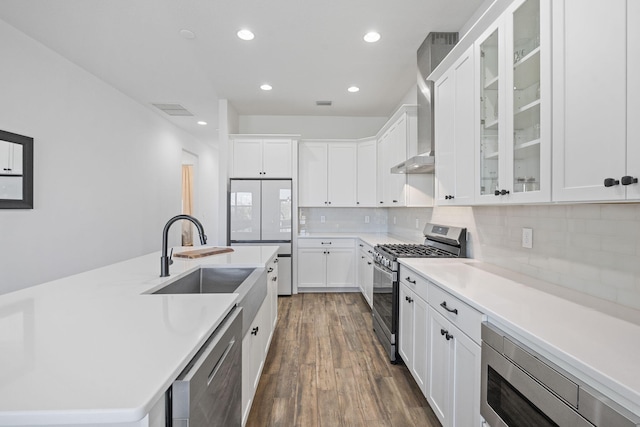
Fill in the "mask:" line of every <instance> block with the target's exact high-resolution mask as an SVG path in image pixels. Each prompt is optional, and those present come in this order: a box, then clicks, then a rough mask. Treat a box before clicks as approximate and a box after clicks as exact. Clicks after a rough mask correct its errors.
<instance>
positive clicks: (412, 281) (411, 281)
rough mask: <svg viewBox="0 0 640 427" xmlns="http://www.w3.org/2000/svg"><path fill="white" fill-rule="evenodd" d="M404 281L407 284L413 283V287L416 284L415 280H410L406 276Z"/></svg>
mask: <svg viewBox="0 0 640 427" xmlns="http://www.w3.org/2000/svg"><path fill="white" fill-rule="evenodd" d="M404 280H406V281H407V282H409V283H413V284H414V285H415V284H416V281H415V280H411V277H410V276H407V278H406V279H404Z"/></svg>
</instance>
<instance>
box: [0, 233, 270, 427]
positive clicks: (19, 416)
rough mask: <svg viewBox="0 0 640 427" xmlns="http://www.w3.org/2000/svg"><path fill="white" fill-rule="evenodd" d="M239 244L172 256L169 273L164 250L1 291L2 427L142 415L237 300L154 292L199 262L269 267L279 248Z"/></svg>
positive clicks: (233, 296) (140, 417)
mask: <svg viewBox="0 0 640 427" xmlns="http://www.w3.org/2000/svg"><path fill="white" fill-rule="evenodd" d="M188 249H192V248H183V250H188ZM233 249H234V252H229V253H224V254H219V255H214V256H209V257H204V258H199V259H193V260H189V259H179V258H174V263H173V265H171V268H170V273H171V276H170V277H163V278H161V277H159V273H160V253H159V252H157V253H152V254H148V255H144V256H141V257H138V258H134V259H131V260H127V261H123V262H120V263H117V264H113V265H109V266H106V267H102V268H98V269H95V270H91V271H87V272H84V273H80V274H76V275H74V276H70V277H67V278H63V279H59V280H55V281H52V282H48V283H45V284H42V285H38V286H33V287H30V288H26V289H23V290H20V291H16V292H12V293H9V294H6V295H2V296H0V425H53V424H94V423H96V424H97V423H136V422H138V421H140V420H143V419H144V418H145V416H146V415H147V414H148V413H149V412H150V411H151V409H152V407H153V405H154V404H155V403H156V402H157V401H158V400H159V399H161V398H162V397H163V395H164V393H165V391H166V390H167V389H168V388H169V386H170V385H171V383H172V382H173V380H174V379H175V378H176V377H177V376H178V375H179V374H180V372H181V371H182V370H183V369H184V368H185V367H186V365H187V363H188V362H189V361H190V360H191V359H192V358H193V356H194V355H195V354H196V352H197V351H198V350H199V348H200V347H201V346H202V345H203V344H204V342H205V341H206V339H207V338H208V337H209V336H210V335H211V333H213V332H214V331H215V329H216V328H217V327H218V325H219V324H220V323H221V322H222V320H223V319H224V318H225V316H226V315H227V314H228V313H229V312H230V310H231V309H232V308H233V306H234V305H235V304H236V299H237V298H238V294H198V295H150V294H149V293H151V292H153V291H155V290H157V289H159V288H161V287H163V286H164V285H165V284H166V283H168V282H170V281H172V280H174V279H176V278H177V277H180V276H182V275H184V274H186V273H188V272H190V271H192V270H194V269H195V268H197V267H199V266H220V267H224V266H232V267H256V268H263V267H265V266H266V265H267V264H268V263H269V262H270V261H271V260H272V259H273V258H274V257H275V256H276V251H277V247H273V246H255V247H234V248H233Z"/></svg>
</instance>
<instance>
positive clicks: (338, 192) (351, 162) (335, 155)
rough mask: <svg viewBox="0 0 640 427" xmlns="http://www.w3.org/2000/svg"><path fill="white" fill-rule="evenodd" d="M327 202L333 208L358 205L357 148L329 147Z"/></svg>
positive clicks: (344, 146) (339, 144) (345, 146)
mask: <svg viewBox="0 0 640 427" xmlns="http://www.w3.org/2000/svg"><path fill="white" fill-rule="evenodd" d="M328 148H329V152H328V162H327V163H328V171H327V182H328V188H327V194H328V196H327V200H328V202H329V203H328V204H329V205H331V206H355V205H356V179H357V178H356V173H357V168H358V159H357V156H358V151H357V146H356V145H355V144H352V143H335V144H329V146H328Z"/></svg>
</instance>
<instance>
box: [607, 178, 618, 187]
mask: <svg viewBox="0 0 640 427" xmlns="http://www.w3.org/2000/svg"><path fill="white" fill-rule="evenodd" d="M619 184H620V181H618V180H617V179H615V178H605V180H604V186H605V187H613V186H614V185H619Z"/></svg>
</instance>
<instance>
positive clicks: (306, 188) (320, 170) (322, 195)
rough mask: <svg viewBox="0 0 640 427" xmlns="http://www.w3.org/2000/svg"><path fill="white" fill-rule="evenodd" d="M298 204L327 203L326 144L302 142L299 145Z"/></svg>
mask: <svg viewBox="0 0 640 427" xmlns="http://www.w3.org/2000/svg"><path fill="white" fill-rule="evenodd" d="M298 157H299V163H298V179H299V181H298V202H299V203H298V204H299V206H326V205H327V202H328V200H327V144H326V143H324V142H318V143H316V142H304V143H301V144H300V146H299V153H298Z"/></svg>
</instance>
